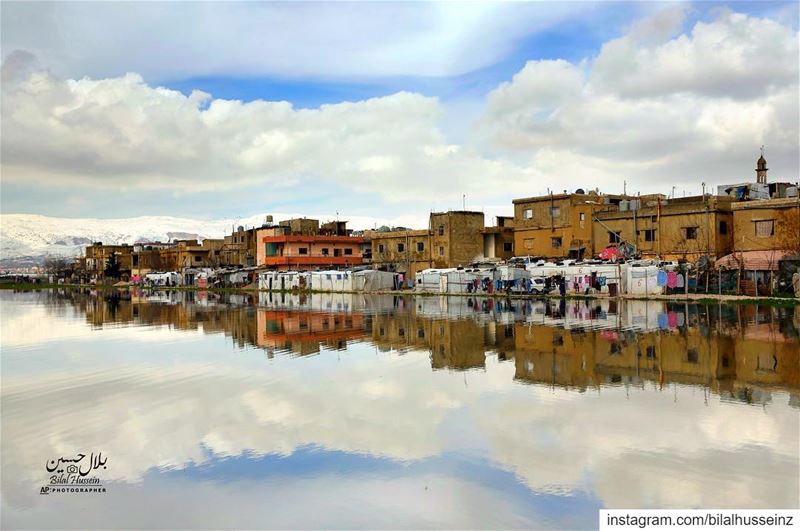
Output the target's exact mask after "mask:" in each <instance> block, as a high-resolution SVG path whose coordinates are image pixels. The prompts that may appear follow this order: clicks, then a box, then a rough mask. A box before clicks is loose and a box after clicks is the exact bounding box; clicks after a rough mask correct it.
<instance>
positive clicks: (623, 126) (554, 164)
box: [0, 1, 800, 228]
mask: <svg viewBox="0 0 800 531" xmlns="http://www.w3.org/2000/svg"><path fill="white" fill-rule="evenodd" d="M798 10H799V8H798V3H796V2H749V3H748V2H727V3H726V2H695V3H690V2H681V3H661V2H633V3H614V2H598V3H591V2H563V3H555V2H516V3H483V2H470V3H459V2H447V3H444V2H442V3H424V2H413V3H412V2H409V3H394V2H374V3H369V2H358V3H347V2H327V3H316V2H294V3H287V2H268V3H258V2H242V3H236V2H202V3H200V2H197V3H196V2H169V3H160V2H144V3H126V2H100V3H92V2H57V3H48V2H24V3H23V2H5V1H4V2H2V4H0V16H1V17H0V24H1V28H0V29H2V32H1V33H2V35H1V36H0V51H1V52H2V60H3V63H2V125H1V127H2V131H1V133H2V137H1V140H0V143H1V146H0V147H1V148H2V149H1V151H0V158H1V160H0V162H1V164H2V166H1V167H0V170H1V171H2V175H1V177H2V181H0V182H1V183H2V188H1V189H0V192H2V194H1V195H0V208H1V209H2V213H4V214H9V213H34V214H44V215H50V216H60V217H99V218H110V217H115V218H119V217H133V216H142V215H173V216H182V217H191V218H202V219H216V218H229V217H245V216H251V215H254V214H258V213H269V212H298V213H305V214H308V215H329V216H332V215H334V214H335V213H337V212H338V213H339V214H340V217H341V218H342V219H346V218H347V216H348V215H350V216H363V217H365V218H369V219H374V220H375V222H376V223H380V222H382V221H384V220H386V221H389V222H391V220H393V219H398V218H400V217H401V216H404V217H405V218H408V216H409V215H411V216H412V218H414V216H417V217H418V218H419V219H420V220H424V218H425V217H426V216H427V213H428V212H429V211H431V210H446V209H456V208H458V209H460V208H462V206H466V208H468V209H476V210H483V211H484V212H486V214H487V222H490V221H491V219H489V218H490V216H493V215H497V214H511V213H512V205H511V201H512V199H514V198H518V197H528V196H532V195H539V194H544V193H547V192H548V190H556V191H562V190H570V191H572V190H574V189H577V188H583V189H594V188H598V189H599V190H600V191H601V192H606V193H620V192H622V191H623V190H626V191H627V192H629V193H631V192H641V193H653V192H662V193H670V192H672V189H673V187H674V189H675V194H676V195H681V194H685V195H692V194H699V193H700V192H701V190H702V183H705V184H706V185H707V186H712V187H713V186H716V185H719V184H725V183H734V182H743V181H749V180H753V179H754V177H755V172H754V168H755V160H756V159H757V158H758V156H759V150H760V147H761V146H762V145H764V146H765V152H766V157H767V160H768V162H769V167H770V174H769V175H770V179H771V180H780V181H790V182H796V181H798V179H799V178H800V168H799V167H798V165H799V164H800V163H799V162H798V161H800V139H799V137H798V131H799V130H800V126H799V125H798V86H799V85H800V83H798V78H799V77H800V73H799V72H798V63H799V62H800V54H799V53H798V16H799V15H800V13H799V12H798ZM414 219H416V218H414ZM356 228H360V227H356Z"/></svg>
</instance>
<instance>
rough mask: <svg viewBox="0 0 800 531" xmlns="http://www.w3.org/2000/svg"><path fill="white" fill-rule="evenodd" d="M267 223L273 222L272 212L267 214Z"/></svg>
mask: <svg viewBox="0 0 800 531" xmlns="http://www.w3.org/2000/svg"><path fill="white" fill-rule="evenodd" d="M267 223H272V214H269V215H267Z"/></svg>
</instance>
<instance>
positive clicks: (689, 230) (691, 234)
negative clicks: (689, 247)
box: [684, 227, 697, 240]
mask: <svg viewBox="0 0 800 531" xmlns="http://www.w3.org/2000/svg"><path fill="white" fill-rule="evenodd" d="M684 230H685V231H686V239H687V240H696V239H697V227H686V228H685V229H684Z"/></svg>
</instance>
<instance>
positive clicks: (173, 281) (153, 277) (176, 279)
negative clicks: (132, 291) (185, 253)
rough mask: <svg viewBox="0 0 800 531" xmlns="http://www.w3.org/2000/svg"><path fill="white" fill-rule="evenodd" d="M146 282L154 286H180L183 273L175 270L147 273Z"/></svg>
mask: <svg viewBox="0 0 800 531" xmlns="http://www.w3.org/2000/svg"><path fill="white" fill-rule="evenodd" d="M144 283H145V284H148V285H152V286H180V285H181V275H180V273H177V272H175V271H170V272H167V273H147V274H146V275H145V276H144Z"/></svg>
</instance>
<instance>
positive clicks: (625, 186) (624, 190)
mask: <svg viewBox="0 0 800 531" xmlns="http://www.w3.org/2000/svg"><path fill="white" fill-rule="evenodd" d="M627 194H628V181H626V180H624V179H623V180H622V195H627Z"/></svg>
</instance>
